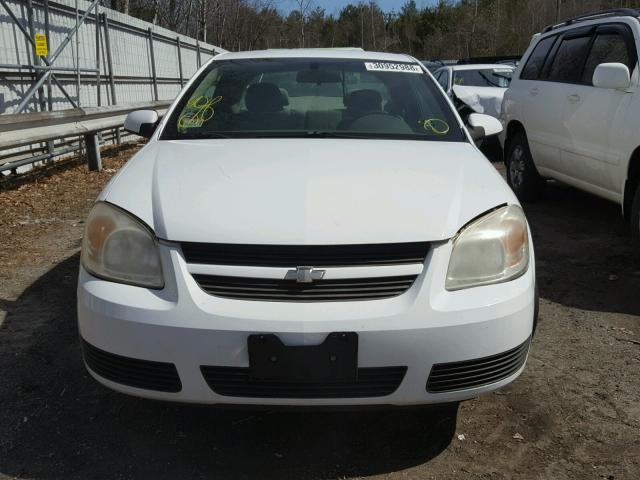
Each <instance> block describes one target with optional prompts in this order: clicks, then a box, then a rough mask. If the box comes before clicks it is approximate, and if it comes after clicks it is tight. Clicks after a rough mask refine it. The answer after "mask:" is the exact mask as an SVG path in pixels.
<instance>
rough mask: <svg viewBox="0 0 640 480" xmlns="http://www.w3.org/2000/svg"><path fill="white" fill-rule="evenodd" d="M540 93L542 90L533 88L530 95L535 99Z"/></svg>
mask: <svg viewBox="0 0 640 480" xmlns="http://www.w3.org/2000/svg"><path fill="white" fill-rule="evenodd" d="M539 93H540V90H539V89H537V88H535V87H534V88H532V89H531V90H529V95H531V96H532V97H535V96H536V95H538V94H539Z"/></svg>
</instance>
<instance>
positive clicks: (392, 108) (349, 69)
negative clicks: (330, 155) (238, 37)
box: [161, 58, 465, 141]
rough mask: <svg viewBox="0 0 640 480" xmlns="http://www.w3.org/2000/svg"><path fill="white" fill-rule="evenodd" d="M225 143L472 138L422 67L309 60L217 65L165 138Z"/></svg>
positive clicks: (183, 104) (183, 103) (185, 100)
mask: <svg viewBox="0 0 640 480" xmlns="http://www.w3.org/2000/svg"><path fill="white" fill-rule="evenodd" d="M225 137H230V138H255V137H282V138H287V137H292V138H296V137H339V138H400V139H416V140H437V141H464V140H465V137H464V135H463V133H462V130H461V128H460V127H459V124H458V122H457V121H456V119H455V117H454V115H453V113H452V111H451V108H450V107H449V105H448V103H447V102H446V99H445V98H444V96H443V95H442V94H441V93H440V92H439V90H438V89H437V88H436V86H435V83H434V82H433V80H431V79H430V78H429V77H428V75H426V74H425V73H424V71H423V70H422V68H420V67H419V66H418V65H417V64H414V63H397V62H369V61H365V60H336V59H308V58H305V59H296V58H286V59H247V60H220V61H214V62H212V63H211V64H210V66H209V68H208V69H207V70H205V71H204V72H203V73H202V74H201V75H200V77H199V78H197V79H196V81H195V82H194V83H193V84H192V86H191V87H190V89H189V91H188V92H187V93H186V94H185V95H184V96H183V97H182V99H181V100H180V102H179V104H178V105H177V108H176V109H175V110H174V111H173V113H172V115H171V117H170V118H169V119H168V122H167V125H166V127H165V129H164V132H163V134H162V137H161V138H162V139H164V140H168V139H194V138H225Z"/></svg>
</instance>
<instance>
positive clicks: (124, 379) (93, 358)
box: [82, 341, 182, 392]
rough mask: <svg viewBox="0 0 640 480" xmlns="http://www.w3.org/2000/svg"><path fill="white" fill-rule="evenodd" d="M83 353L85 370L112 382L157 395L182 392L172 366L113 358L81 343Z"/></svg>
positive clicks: (175, 371)
mask: <svg viewBox="0 0 640 480" xmlns="http://www.w3.org/2000/svg"><path fill="white" fill-rule="evenodd" d="M82 352H83V354H84V361H85V362H86V363H87V366H88V367H89V368H90V369H91V370H92V371H94V372H95V373H97V374H98V375H100V376H101V377H103V378H106V379H107V380H111V381H112V382H115V383H120V384H122V385H127V386H129V387H136V388H144V389H145V390H156V391H159V392H179V391H180V390H182V383H181V382H180V377H179V376H178V371H177V370H176V366H175V365H174V364H173V363H164V362H152V361H149V360H139V359H136V358H129V357H123V356H121V355H115V354H113V353H109V352H105V351H104V350H100V349H99V348H96V347H94V346H93V345H91V344H89V343H87V342H86V341H83V342H82Z"/></svg>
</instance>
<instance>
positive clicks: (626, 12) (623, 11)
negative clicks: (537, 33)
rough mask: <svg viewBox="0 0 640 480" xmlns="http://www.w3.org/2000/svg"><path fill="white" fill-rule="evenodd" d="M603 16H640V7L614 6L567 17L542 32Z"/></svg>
mask: <svg viewBox="0 0 640 480" xmlns="http://www.w3.org/2000/svg"><path fill="white" fill-rule="evenodd" d="M602 17H640V8H614V9H611V10H602V11H600V12H591V13H586V14H584V15H578V16H576V17H571V18H567V19H566V20H564V21H562V22H560V23H556V24H553V25H549V26H548V27H546V28H545V29H544V30H543V31H542V33H547V32H550V31H551V30H555V29H556V28H560V27H566V26H568V25H572V24H574V23H577V22H586V21H587V20H595V19H598V18H602Z"/></svg>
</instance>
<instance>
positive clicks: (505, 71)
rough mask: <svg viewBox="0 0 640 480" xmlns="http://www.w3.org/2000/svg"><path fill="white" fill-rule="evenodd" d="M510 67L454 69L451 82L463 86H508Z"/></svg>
mask: <svg viewBox="0 0 640 480" xmlns="http://www.w3.org/2000/svg"><path fill="white" fill-rule="evenodd" d="M511 75H513V69H511V68H486V69H481V70H480V69H479V70H456V71H455V72H454V73H453V84H454V85H460V86H463V87H498V88H508V87H509V84H510V83H511Z"/></svg>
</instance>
